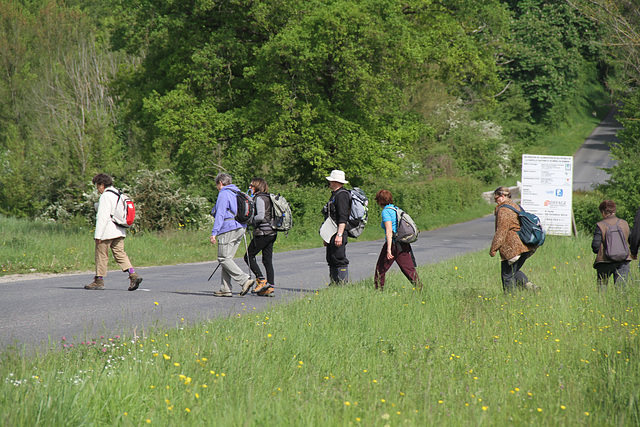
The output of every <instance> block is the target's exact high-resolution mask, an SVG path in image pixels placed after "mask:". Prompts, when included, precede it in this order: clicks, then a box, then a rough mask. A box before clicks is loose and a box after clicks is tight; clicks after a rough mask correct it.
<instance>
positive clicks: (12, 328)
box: [0, 114, 619, 349]
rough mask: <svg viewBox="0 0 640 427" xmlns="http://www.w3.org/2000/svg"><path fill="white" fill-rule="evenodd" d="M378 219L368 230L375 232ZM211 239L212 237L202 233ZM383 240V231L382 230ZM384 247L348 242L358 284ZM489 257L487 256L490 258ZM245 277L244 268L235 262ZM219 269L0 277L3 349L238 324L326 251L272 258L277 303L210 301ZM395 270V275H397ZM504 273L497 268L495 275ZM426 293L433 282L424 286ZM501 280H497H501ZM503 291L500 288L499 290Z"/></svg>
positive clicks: (597, 139)
mask: <svg viewBox="0 0 640 427" xmlns="http://www.w3.org/2000/svg"><path fill="white" fill-rule="evenodd" d="M618 128H619V125H618V124H617V122H615V120H614V118H613V114H610V115H609V116H607V118H606V119H605V120H604V121H603V122H602V124H601V126H599V127H598V128H597V129H596V130H595V131H594V132H593V133H592V135H591V137H590V138H589V139H588V140H587V141H585V144H584V145H583V146H582V147H581V148H580V150H578V152H577V153H576V155H575V157H574V188H575V189H578V188H589V187H591V185H592V184H593V183H600V182H604V180H606V178H607V175H606V174H605V173H604V172H603V171H601V170H600V169H598V168H600V167H608V166H610V165H611V164H612V163H611V161H610V159H609V155H608V149H607V146H606V144H605V141H610V140H611V138H615V131H616V130H617V129H618ZM376 222H377V220H376V219H373V220H372V224H371V225H370V226H373V227H377V226H378V225H377V224H376ZM203 233H204V234H203V238H206V232H203ZM380 234H381V237H382V230H380ZM492 237H493V216H487V217H484V218H480V219H477V220H473V221H469V222H466V223H462V224H456V225H452V226H449V227H445V228H441V229H437V230H432V231H427V232H422V233H421V235H420V239H419V240H418V241H417V242H416V243H414V244H413V248H414V253H415V256H416V261H417V262H418V264H419V265H423V264H428V263H433V262H438V261H441V260H444V259H448V258H451V257H455V256H458V255H462V254H465V253H468V252H473V251H478V250H482V249H488V246H489V244H490V242H491V239H492ZM382 244H383V241H382V240H378V241H373V242H357V241H353V240H352V241H350V242H349V244H348V247H347V254H348V257H349V260H350V262H351V264H350V268H349V272H350V276H351V279H352V280H360V279H364V278H367V277H371V276H372V275H373V270H374V267H375V263H376V260H377V256H378V254H379V252H380V248H381V247H382ZM487 256H488V255H487ZM237 262H238V264H239V265H241V266H242V267H243V268H244V269H245V271H248V269H247V267H246V265H245V264H244V263H243V262H242V261H241V260H237ZM215 266H216V262H214V261H211V262H205V263H197V264H180V265H173V266H161V267H147V268H138V269H137V271H138V273H140V274H141V275H142V277H144V281H143V282H142V285H141V287H140V289H139V290H137V291H135V292H128V291H127V286H128V280H127V275H126V274H124V273H122V272H119V271H110V272H109V275H108V276H107V277H106V279H105V284H106V287H107V289H106V290H105V291H86V290H84V289H83V286H84V285H85V284H88V283H89V282H91V280H92V278H93V277H92V273H91V272H87V273H84V274H62V275H50V276H46V277H43V276H42V275H27V276H19V277H0V295H1V296H2V298H0V349H2V348H6V347H7V346H10V345H15V346H17V347H18V348H23V347H25V348H27V349H34V348H47V347H48V346H50V344H53V343H59V342H61V341H62V340H63V337H64V339H66V340H67V342H76V343H78V342H82V341H85V340H94V339H96V338H99V337H100V336H101V335H104V336H113V335H116V334H122V333H124V334H126V335H127V336H130V335H131V334H132V333H135V334H137V335H143V334H144V333H145V332H146V331H147V330H149V329H150V328H153V327H156V326H163V327H164V326H168V327H172V326H179V325H180V324H181V322H182V321H183V319H184V321H186V322H193V321H198V320H203V319H210V318H220V317H232V316H235V315H237V314H239V313H253V312H255V311H257V310H260V309H262V308H264V307H266V306H268V305H269V304H274V303H278V302H282V301H286V300H292V299H295V298H300V297H301V296H304V294H306V293H308V292H313V291H314V290H317V289H322V288H324V287H326V286H327V282H328V268H327V265H326V262H325V255H324V248H318V249H308V250H300V251H293V252H285V253H277V254H275V255H274V267H275V271H276V281H277V285H278V286H277V290H276V297H274V298H264V297H257V296H254V295H251V294H249V295H246V296H244V297H240V296H239V295H238V294H237V293H238V292H239V289H234V297H233V298H216V297H214V296H213V295H212V293H213V291H214V290H217V289H218V288H219V286H220V279H219V274H220V272H219V271H218V273H216V276H214V278H213V279H212V280H211V281H210V282H208V281H207V279H208V277H209V275H210V274H211V272H212V271H213V269H214V267H215ZM395 270H397V267H396V266H394V267H392V270H391V271H395ZM498 271H499V267H498V262H497V261H496V274H498ZM423 279H424V282H425V286H426V288H427V292H428V278H423ZM496 280H498V279H497V276H496ZM496 286H499V284H496Z"/></svg>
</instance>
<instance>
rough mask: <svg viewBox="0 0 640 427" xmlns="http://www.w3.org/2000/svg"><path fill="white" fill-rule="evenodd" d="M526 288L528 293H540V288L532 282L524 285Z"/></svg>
mask: <svg viewBox="0 0 640 427" xmlns="http://www.w3.org/2000/svg"><path fill="white" fill-rule="evenodd" d="M524 288H525V289H526V290H528V291H532V292H538V291H540V286H536V285H534V284H533V283H531V282H527V283H525V284H524Z"/></svg>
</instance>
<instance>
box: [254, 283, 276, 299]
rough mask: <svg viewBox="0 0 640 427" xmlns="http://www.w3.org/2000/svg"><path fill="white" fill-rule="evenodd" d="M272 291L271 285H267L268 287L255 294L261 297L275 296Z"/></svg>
mask: <svg viewBox="0 0 640 427" xmlns="http://www.w3.org/2000/svg"><path fill="white" fill-rule="evenodd" d="M274 293H275V291H274V290H273V286H271V285H269V287H268V288H265V289H263V290H261V291H260V292H258V293H257V294H256V295H259V296H261V297H275V294H274Z"/></svg>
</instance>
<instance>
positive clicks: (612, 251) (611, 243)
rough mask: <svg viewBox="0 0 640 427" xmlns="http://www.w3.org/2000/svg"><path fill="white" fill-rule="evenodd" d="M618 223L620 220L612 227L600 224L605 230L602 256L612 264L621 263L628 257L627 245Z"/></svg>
mask: <svg viewBox="0 0 640 427" xmlns="http://www.w3.org/2000/svg"><path fill="white" fill-rule="evenodd" d="M619 223H620V219H618V221H616V223H615V224H614V225H609V224H607V223H606V222H602V224H604V226H605V227H606V229H607V232H606V233H605V234H606V236H605V238H604V255H605V256H606V257H607V258H609V259H610V260H611V261H614V262H621V261H624V260H626V259H627V258H628V257H629V244H628V243H627V239H625V238H624V232H623V231H622V228H620V226H619V225H618V224H619Z"/></svg>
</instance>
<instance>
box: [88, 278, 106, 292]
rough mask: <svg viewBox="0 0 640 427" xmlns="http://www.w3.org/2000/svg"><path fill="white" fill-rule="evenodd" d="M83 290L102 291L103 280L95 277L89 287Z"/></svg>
mask: <svg viewBox="0 0 640 427" xmlns="http://www.w3.org/2000/svg"><path fill="white" fill-rule="evenodd" d="M84 288H85V289H88V290H90V291H104V279H103V278H102V277H98V276H95V277H94V278H93V282H91V283H90V284H89V285H85V287H84Z"/></svg>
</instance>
